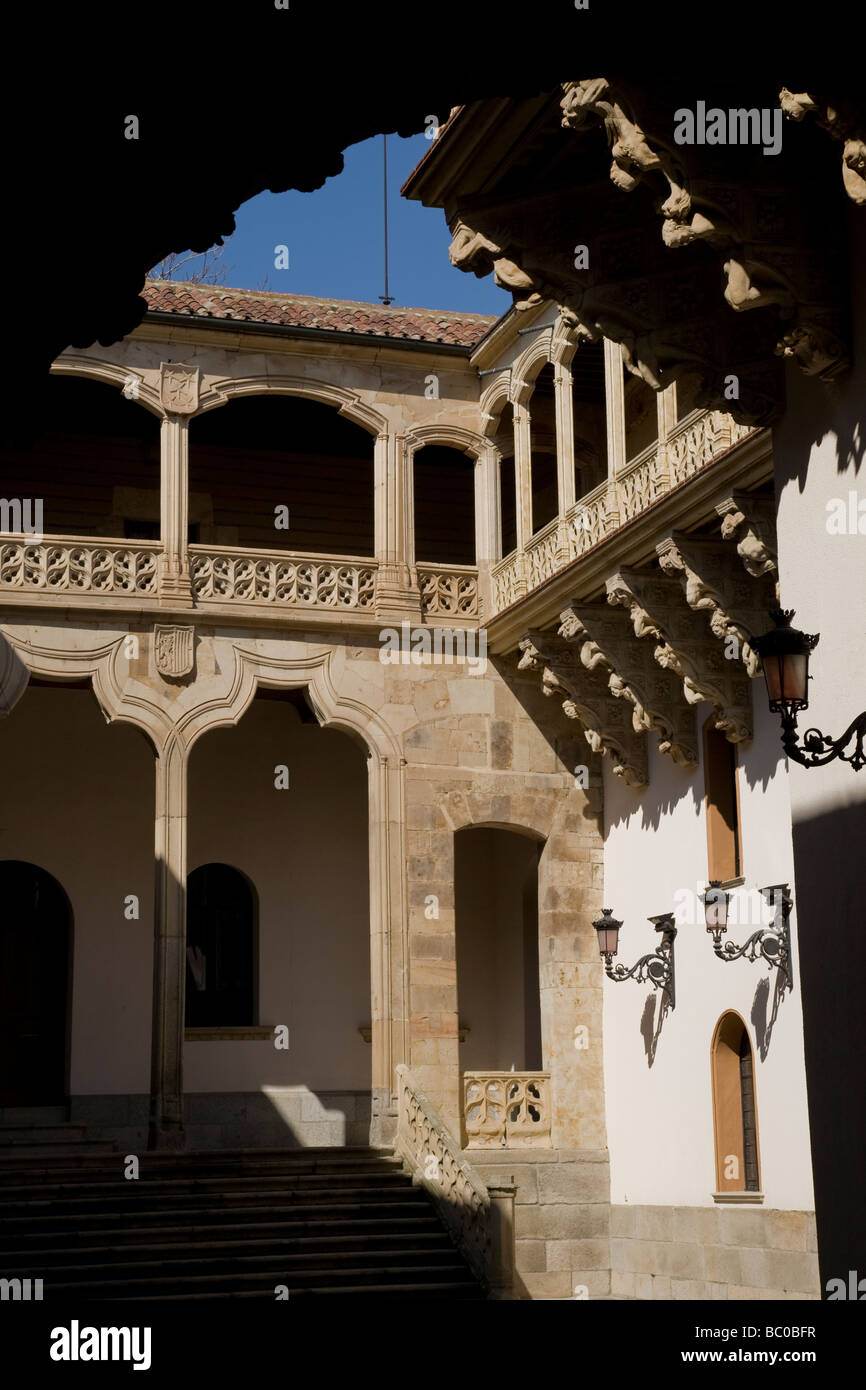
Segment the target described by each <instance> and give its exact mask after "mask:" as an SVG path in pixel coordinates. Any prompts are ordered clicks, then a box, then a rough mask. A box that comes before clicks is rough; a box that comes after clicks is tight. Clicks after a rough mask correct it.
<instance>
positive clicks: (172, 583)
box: [159, 415, 192, 608]
mask: <svg viewBox="0 0 866 1390" xmlns="http://www.w3.org/2000/svg"><path fill="white" fill-rule="evenodd" d="M160 456H161V479H160V538H161V540H162V554H161V556H160V559H159V594H160V598H165V599H169V600H170V601H171V603H172V605H173V606H182V607H184V608H191V607H192V590H191V587H190V574H189V553H188V550H187V536H188V531H189V421H188V420H186V419H184V418H183V417H182V416H180V415H167V416H166V417H165V419H164V420H163V422H162V430H161V439H160Z"/></svg>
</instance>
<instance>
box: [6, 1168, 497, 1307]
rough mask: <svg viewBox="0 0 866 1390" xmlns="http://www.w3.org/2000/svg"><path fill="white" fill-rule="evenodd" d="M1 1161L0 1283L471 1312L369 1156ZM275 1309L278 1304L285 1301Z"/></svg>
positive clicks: (419, 1203)
mask: <svg viewBox="0 0 866 1390" xmlns="http://www.w3.org/2000/svg"><path fill="white" fill-rule="evenodd" d="M124 1166H125V1161H124V1155H122V1154H120V1153H118V1154H116V1155H114V1156H111V1155H107V1154H93V1153H86V1152H75V1153H67V1154H63V1155H60V1154H56V1155H54V1156H51V1155H47V1156H41V1157H39V1158H38V1159H33V1158H29V1159H27V1160H25V1159H24V1157H23V1156H21V1155H18V1154H15V1153H14V1152H13V1151H10V1149H8V1148H7V1149H6V1150H5V1151H3V1152H2V1153H0V1278H21V1279H26V1278H32V1279H42V1280H43V1297H44V1299H45V1301H46V1302H48V1301H51V1302H57V1303H60V1302H62V1301H63V1300H64V1299H67V1300H68V1299H71V1298H73V1297H74V1298H76V1299H80V1298H86V1299H103V1298H109V1299H135V1300H136V1301H139V1300H151V1299H161V1300H172V1301H174V1300H184V1301H192V1300H198V1301H200V1300H204V1299H208V1300H210V1299H219V1298H259V1299H265V1298H269V1299H275V1298H276V1297H277V1295H276V1293H275V1289H276V1288H277V1286H280V1285H281V1286H284V1287H285V1288H286V1289H287V1290H288V1296H289V1298H290V1299H295V1298H298V1297H304V1298H308V1297H328V1296H335V1295H351V1296H355V1297H357V1296H372V1297H377V1298H419V1299H420V1298H436V1299H483V1298H484V1296H485V1294H484V1291H483V1289H482V1287H481V1285H480V1284H479V1283H478V1281H477V1280H476V1278H475V1276H474V1274H473V1273H472V1271H471V1269H470V1268H469V1266H468V1265H467V1264H466V1262H465V1261H464V1259H463V1258H462V1256H461V1255H460V1253H459V1252H458V1251H457V1250H456V1249H455V1248H454V1245H453V1244H452V1242H451V1240H450V1237H449V1236H448V1234H447V1232H446V1230H445V1228H444V1227H443V1226H442V1224H441V1222H440V1220H439V1218H438V1216H437V1213H436V1210H435V1207H434V1206H433V1204H432V1202H431V1200H430V1198H429V1197H428V1196H427V1194H426V1193H425V1192H424V1190H423V1188H420V1187H415V1186H413V1185H412V1180H411V1177H410V1176H409V1174H408V1173H407V1172H406V1171H405V1170H404V1168H403V1165H402V1162H401V1161H400V1160H399V1159H398V1158H395V1157H394V1156H393V1154H390V1153H385V1152H383V1151H381V1150H373V1149H360V1148H358V1149H334V1148H330V1149H298V1150H289V1151H285V1150H280V1151H275V1150H245V1151H241V1152H233V1153H212V1152H208V1153H184V1154H150V1153H144V1154H142V1155H140V1175H139V1177H138V1178H137V1179H127V1178H125V1177H124ZM283 1296H285V1294H283Z"/></svg>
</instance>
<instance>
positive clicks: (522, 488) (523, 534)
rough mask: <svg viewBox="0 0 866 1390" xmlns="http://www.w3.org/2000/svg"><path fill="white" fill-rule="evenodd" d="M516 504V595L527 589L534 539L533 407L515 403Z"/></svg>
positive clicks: (520, 595) (520, 594) (520, 596)
mask: <svg viewBox="0 0 866 1390" xmlns="http://www.w3.org/2000/svg"><path fill="white" fill-rule="evenodd" d="M514 503H515V531H516V536H517V554H518V565H519V571H520V573H519V578H518V580H517V585H516V588H515V596H516V597H517V598H522V597H523V595H524V594H525V593H526V590H527V565H526V547H527V545H528V544H529V542H530V540H531V539H532V438H531V435H530V423H529V407H528V406H527V405H523V404H521V403H520V402H519V401H515V402H514Z"/></svg>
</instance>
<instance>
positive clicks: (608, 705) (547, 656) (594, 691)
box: [518, 632, 648, 790]
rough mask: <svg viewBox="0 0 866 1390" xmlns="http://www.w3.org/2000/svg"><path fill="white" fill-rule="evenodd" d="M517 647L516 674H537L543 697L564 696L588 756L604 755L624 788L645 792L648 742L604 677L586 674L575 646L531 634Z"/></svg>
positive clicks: (565, 708) (550, 635) (551, 636)
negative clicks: (580, 731)
mask: <svg viewBox="0 0 866 1390" xmlns="http://www.w3.org/2000/svg"><path fill="white" fill-rule="evenodd" d="M519 646H520V651H521V658H520V661H519V663H518V666H519V668H520V669H522V670H533V671H541V673H542V689H543V690H544V693H545V694H546V695H554V694H555V695H562V694H565V695H566V696H567V698H566V699H564V700H563V703H562V708H563V712H564V713H565V714H566V715H567V717H568V718H569V719H577V720H578V721H579V722H580V723H581V724H582V725H583V731H584V736H585V738H586V741H587V743H588V744H589V746H590V748H591V749H592V751H593V752H594V753H602V754H606V755H607V756H608V757H609V758H610V759H611V763H612V766H613V772H614V775H615V776H616V777H621V778H622V779H623V781H624V782H626V783H627V784H628V786H630V787H634V788H635V789H636V790H637V789H640V788H642V787H645V786H646V784H647V781H648V770H647V744H646V736H645V735H644V734H643V733H641V732H638V731H636V730H635V729H634V727H633V724H632V720H631V718H630V716H629V711H628V707H627V706H624V705H623V703H622V701H621V700H617V699H616V698H614V696H613V695H612V694H611V691H610V689H609V688H608V683H607V678H606V676H605V675H603V674H598V673H594V672H592V671H588V670H586V669H585V668H584V667H583V665H582V664H581V661H580V657H579V653H578V652H577V650H576V649H575V648H574V646H572V645H571V644H570V643H569V642H567V641H564V640H562V639H561V638H558V637H557V636H556V635H555V634H553V633H546V632H545V633H542V632H530V633H529V634H528V635H527V636H526V637H524V638H523V640H522V641H521V642H520V643H519Z"/></svg>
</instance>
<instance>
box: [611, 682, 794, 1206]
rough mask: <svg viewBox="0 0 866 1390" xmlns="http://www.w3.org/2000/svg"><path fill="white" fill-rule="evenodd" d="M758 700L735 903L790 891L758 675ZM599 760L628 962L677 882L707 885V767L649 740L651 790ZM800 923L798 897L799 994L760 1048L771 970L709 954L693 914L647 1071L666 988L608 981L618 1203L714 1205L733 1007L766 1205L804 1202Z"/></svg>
mask: <svg viewBox="0 0 866 1390" xmlns="http://www.w3.org/2000/svg"><path fill="white" fill-rule="evenodd" d="M752 694H753V706H754V712H755V738H754V740H753V741H752V742H751V743H750V744H748V745H742V744H741V745H739V748H738V761H739V771H738V780H739V790H740V810H741V828H742V872H743V875H744V877H745V880H746V882H745V884H744V886H743V889H739V890H735V892H736V894H737V896H738V897H739V898H740V899H741V900H742V894H743V893H745V892H746V891H747V890H749V889H757V888H760V887H762V886H764V885H765V884H772V883H779V882H788V883H790V884H791V885H792V887H793V861H792V850H791V830H790V803H789V795H788V785H787V775H786V772H785V763H784V759H783V758H782V757H781V750H780V745H779V734H778V721H777V719H776V718H775V717H771V716H770V714H769V713H768V711H767V708H766V699H765V697H764V693H763V681H761V682H760V684H758V683H753V686H752ZM709 712H710V707H709V706H708V705H700V706H698V707H697V711H696V713H697V719H698V728H699V729H700V727H701V725H702V723H703V721H704V719H705V718H706V717H707V715H708V714H709ZM701 752H702V750H701ZM604 762H605V765H604V783H605V785H604V792H605V895H604V896H605V904H606V906H608V907H611V908H613V911H614V915H615V916H616V917H618V918H620V920H622V921H623V922H624V924H625V925H624V927H623V930H622V933H621V936H620V952H619V956H618V957H617V958H616V962H615V963H617V964H618V963H620V962H622V963H623V964H625V965H627V966H631V965H632V964H633V963H634V961H635V960H637V959H638V957H640V956H641V955H644V954H645V953H647V952H648V951H652V950H654V949H655V948H656V945H657V942H658V938H657V937H656V935H655V932H654V931H653V928H652V926H651V925H650V923H649V922H648V921H647V918H648V917H649V916H656V915H658V914H659V913H661V912H666V911H673V910H674V909H675V908H676V907H677V905H678V903H679V904H684V898H683V897H680V898H678V897H677V894H678V893H679V892H680V891H681V890H683V889H689V890H691V892H692V894H696V892H697V891H698V885H700V891H703V887H704V885H705V884H706V881H707V877H708V874H707V839H706V824H705V812H704V807H703V794H704V790H703V769H702V766H700V767H698V769H697V770H696V771H695V772H694V773H687V772H684V771H683V770H682V769H680V768H678V767H676V766H675V764H674V763H673V761H672V760H671V759H670V758H669V757H667V756H666V755H663V754H660V753H659V752H658V749H657V747H656V746H655V745H654V739H653V738H652V736H651V737H650V785H649V787H648V788H647V789H646V790H645V791H644V792H643V793H641V794H637V793H635V792H634V791H632V790H631V789H630V788H629V787H627V786H626V785H625V784H624V783H623V782H622V781H621V780H620V779H618V778H616V777H614V776H613V775H612V773H611V770H610V764H609V762H608V760H607V759H605V760H604ZM697 906H698V909H699V910H700V904H698V905H697ZM747 910H748V909H747ZM767 916H768V919H769V913H768V914H767ZM796 924H797V916H796V899H795V904H794V911H793V913H792V917H791V926H792V937H793V955H794V973H795V985H794V990H793V993H791V992H788V993H786V995H785V996H784V999H783V1002H782V1004H781V1007H780V1009H779V1012H778V1017H777V1019H776V1022H775V1025H774V1026H773V1029H772V1033H771V1036H770V1039H769V1045H768V1046H767V1047H765V1048H764V1050H763V1054H762V1049H761V1047H760V1046H759V1045H758V1041H757V1040H758V1038H759V1037H760V1036H761V1035H762V1033H763V1023H764V1021H765V1020H766V1018H767V1016H768V1015H769V1014H770V1012H771V1009H772V1000H773V994H774V988H775V972H772V974H771V973H770V972H769V968H768V966H767V965H766V964H764V963H763V962H757V963H755V964H751V963H749V962H748V961H745V960H740V961H736V962H732V963H725V962H722V961H720V960H717V959H716V957H715V956H714V955H713V951H712V939H711V938H710V937H709V936H708V934H707V931H706V928H705V926H704V924H703V920H702V918H701V917H698V918H697V919H696V920H694V921H693V922H692V923H691V924H685V923H683V924H680V925H679V928H678V934H677V937H676V943H675V955H676V998H677V1002H676V1008H675V1009H674V1010H673V1011H672V1012H670V1011H669V1012H668V1014H667V1016H666V1018H665V1020H664V1023H663V1026H662V1029H661V1034H660V1036H659V1038H658V1041H657V1044H656V1048H655V1056H654V1060H653V1062H652V1065H649V1061H648V1042H649V1040H650V1039H651V1037H652V1033H653V1031H654V1029H655V1025H656V1023H657V1020H658V1014H659V1008H660V999H661V996H660V994H659V993H658V992H657V991H655V990H653V989H652V987H650V986H639V985H636V984H635V983H634V982H633V981H625V982H623V983H619V984H618V983H615V982H613V981H611V980H607V979H605V991H604V1072H605V1089H606V1103H607V1124H608V1144H609V1148H610V1155H611V1200H612V1201H613V1202H614V1203H626V1202H627V1203H642V1204H647V1205H667V1204H672V1205H682V1206H689V1205H690V1206H708V1205H712V1204H713V1199H712V1193H713V1191H714V1190H715V1187H716V1177H715V1144H714V1134H713V1110H712V1089H711V1069H710V1045H711V1041H712V1037H713V1033H714V1030H715V1026H716V1023H717V1022H718V1019H719V1018H720V1016H721V1015H722V1014H723V1013H724V1012H725V1011H727V1010H729V1009H730V1010H734V1011H736V1012H737V1013H739V1014H740V1015H741V1016H742V1018H743V1020H744V1021H745V1023H746V1026H747V1028H748V1032H749V1037H750V1040H751V1043H752V1049H753V1055H754V1059H755V1088H756V1097H757V1115H758V1142H759V1149H760V1163H761V1166H760V1173H761V1188H762V1191H763V1192H764V1194H765V1205H766V1206H768V1207H775V1208H781V1209H794V1210H808V1209H811V1208H812V1206H813V1193H812V1180H811V1155H810V1146H809V1128H808V1117H807V1110H806V1089H805V1071H804V1062H803V1045H802V1010H801V997H800V984H799V979H798V972H797V944H796ZM757 926H758V923H755V925H749V924H748V922H747V923H746V924H745V925H743V926H736V927H735V926H730V927H729V929H728V939H730V940H734V941H736V942H737V943H738V944H740V943H742V942H743V941H745V940H746V938H747V937H748V936H749V935H751V933H752V932H753V931H755V930H756V929H757ZM767 984H769V996H767V995H766V993H765V991H766V987H767ZM645 1010H647V1013H646V1014H645ZM642 1021H643V1022H642ZM645 1035H646V1036H645Z"/></svg>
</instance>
